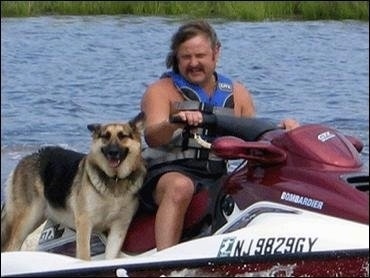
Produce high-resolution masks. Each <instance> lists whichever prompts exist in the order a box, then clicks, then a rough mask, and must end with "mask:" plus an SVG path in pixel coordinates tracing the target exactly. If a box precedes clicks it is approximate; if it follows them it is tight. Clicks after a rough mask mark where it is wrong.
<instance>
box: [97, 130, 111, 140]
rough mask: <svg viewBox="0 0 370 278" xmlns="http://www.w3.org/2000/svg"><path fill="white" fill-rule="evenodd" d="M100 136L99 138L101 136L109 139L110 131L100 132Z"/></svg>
mask: <svg viewBox="0 0 370 278" xmlns="http://www.w3.org/2000/svg"><path fill="white" fill-rule="evenodd" d="M100 137H101V138H103V139H105V140H109V139H110V137H111V134H110V132H109V131H108V132H106V133H102V134H101V136H100Z"/></svg>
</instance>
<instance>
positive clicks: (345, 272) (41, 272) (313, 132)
mask: <svg viewBox="0 0 370 278" xmlns="http://www.w3.org/2000/svg"><path fill="white" fill-rule="evenodd" d="M171 120H172V121H177V120H178V119H171ZM204 125H207V126H208V127H212V128H214V130H216V131H217V134H219V136H218V137H217V138H216V139H215V140H213V141H212V142H205V141H202V139H201V138H199V144H202V145H203V146H206V147H208V148H209V149H210V151H211V152H212V153H213V154H215V155H217V156H219V157H221V158H224V159H226V160H228V161H229V163H233V164H234V167H233V168H232V169H231V170H229V171H228V173H227V174H226V175H225V176H223V177H222V178H220V179H219V180H218V181H217V182H216V184H209V185H208V186H205V187H204V188H203V189H202V190H201V191H200V192H198V193H197V194H195V195H194V197H193V200H192V201H191V203H190V206H189V208H188V211H187V214H186V217H185V222H184V231H183V235H182V239H181V242H180V243H179V244H177V245H175V246H173V247H170V248H167V249H164V250H161V251H157V250H156V246H155V240H154V221H155V213H149V212H147V211H145V210H144V209H140V208H139V210H138V211H137V213H136V215H135V217H134V219H133V220H132V222H131V224H130V228H129V231H128V234H127V236H126V239H125V242H124V244H123V246H122V248H121V251H122V252H121V257H120V258H117V259H114V260H104V250H105V240H106V238H105V235H104V234H93V236H92V241H91V245H92V246H91V252H92V258H93V260H92V261H83V260H79V259H77V258H75V233H74V231H73V230H71V229H69V228H67V227H64V226H61V225H60V224H58V223H53V222H51V221H47V223H46V224H45V226H44V228H43V230H42V232H41V235H40V237H39V239H38V247H37V250H35V251H15V252H4V253H2V254H1V276H2V277H20V276H22V277H58V276H79V277H87V276H94V277H98V276H105V277H117V276H118V277H130V276H136V277H139V276H142V277H144V276H145V277H151V276H153V277H154V276H156V277H159V276H163V277H167V276H198V277H202V276H208V277H209V276H222V277H227V276H265V277H266V276H279V277H281V276H310V277H327V276H336V277H368V276H369V173H368V170H367V169H366V168H365V166H364V164H363V162H362V160H361V151H362V149H363V147H364V145H363V143H362V142H361V141H360V140H359V139H358V138H356V137H354V136H351V135H344V134H342V133H341V132H340V131H339V130H337V129H334V128H331V127H328V126H326V125H322V124H303V125H301V126H299V127H298V128H295V129H293V130H289V131H286V130H283V129H281V128H279V127H278V126H277V125H276V124H275V123H274V122H273V121H272V120H270V119H264V118H252V119H245V118H236V117H233V116H231V115H224V114H217V113H209V112H207V113H205V114H204Z"/></svg>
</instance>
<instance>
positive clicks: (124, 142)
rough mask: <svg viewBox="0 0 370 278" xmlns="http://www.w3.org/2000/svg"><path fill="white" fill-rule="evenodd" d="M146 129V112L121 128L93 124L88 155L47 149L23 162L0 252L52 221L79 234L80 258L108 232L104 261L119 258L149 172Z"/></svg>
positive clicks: (5, 214) (5, 211)
mask: <svg viewBox="0 0 370 278" xmlns="http://www.w3.org/2000/svg"><path fill="white" fill-rule="evenodd" d="M143 126H144V114H143V113H139V114H138V115H137V116H136V117H135V118H133V119H132V120H130V121H129V122H127V123H123V124H120V123H113V124H105V125H100V124H93V125H89V126H88V129H89V130H90V131H91V132H92V144H91V149H90V151H89V153H88V154H87V155H85V154H81V153H77V152H74V151H71V150H66V149H62V148H60V147H45V148H43V149H41V150H40V151H39V152H37V153H34V154H31V155H29V156H26V157H24V158H23V159H21V161H20V162H19V163H18V165H17V167H16V168H15V169H14V171H13V173H12V174H11V175H10V177H9V179H8V185H7V189H6V190H7V191H6V194H7V195H6V201H5V205H4V206H2V210H1V251H10V250H19V249H20V248H21V245H22V243H23V241H24V240H25V238H26V237H27V236H28V235H29V234H30V233H31V232H32V231H33V230H34V229H35V228H37V227H38V226H39V225H40V224H42V223H43V222H44V221H45V220H46V219H47V218H48V217H49V218H51V219H53V220H54V221H55V222H58V223H62V224H64V225H66V226H68V227H71V228H73V229H75V230H76V244H77V246H76V250H77V254H76V255H77V257H78V258H81V259H85V260H89V259H90V236H91V233H92V231H104V232H107V233H108V236H107V243H106V250H105V257H106V258H107V259H111V258H116V257H118V255H119V252H120V247H121V245H122V243H123V241H124V238H125V236H126V232H127V229H128V226H129V224H130V222H131V219H132V217H133V215H134V214H135V212H136V210H137V207H138V199H137V192H138V191H139V189H140V188H141V185H142V183H143V179H144V176H145V174H146V168H145V163H144V160H143V159H142V156H141V147H142V145H141V134H142V130H143Z"/></svg>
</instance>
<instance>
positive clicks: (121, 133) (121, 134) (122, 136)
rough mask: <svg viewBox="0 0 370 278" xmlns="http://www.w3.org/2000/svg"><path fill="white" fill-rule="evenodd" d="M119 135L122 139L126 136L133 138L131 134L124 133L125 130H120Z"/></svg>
mask: <svg viewBox="0 0 370 278" xmlns="http://www.w3.org/2000/svg"><path fill="white" fill-rule="evenodd" d="M117 137H118V139H119V140H122V139H124V138H132V136H131V134H124V133H123V132H118V134H117Z"/></svg>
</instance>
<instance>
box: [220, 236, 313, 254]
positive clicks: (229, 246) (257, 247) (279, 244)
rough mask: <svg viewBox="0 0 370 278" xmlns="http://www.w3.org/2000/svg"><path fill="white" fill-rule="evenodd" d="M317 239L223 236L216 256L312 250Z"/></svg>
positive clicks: (289, 252)
mask: <svg viewBox="0 0 370 278" xmlns="http://www.w3.org/2000/svg"><path fill="white" fill-rule="evenodd" d="M317 240H318V238H317V237H316V238H313V237H267V238H257V239H251V240H236V238H235V237H234V238H225V239H224V240H223V241H222V242H221V246H220V248H219V252H218V256H219V257H230V256H234V257H243V256H257V255H273V254H291V253H303V252H312V248H313V246H314V245H315V244H316V242H317Z"/></svg>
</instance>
